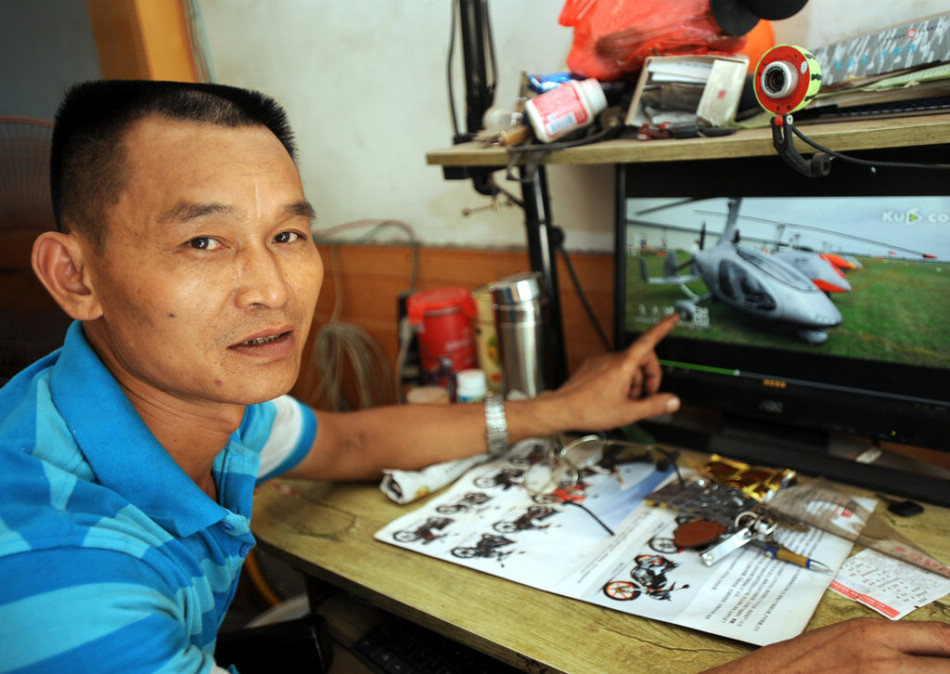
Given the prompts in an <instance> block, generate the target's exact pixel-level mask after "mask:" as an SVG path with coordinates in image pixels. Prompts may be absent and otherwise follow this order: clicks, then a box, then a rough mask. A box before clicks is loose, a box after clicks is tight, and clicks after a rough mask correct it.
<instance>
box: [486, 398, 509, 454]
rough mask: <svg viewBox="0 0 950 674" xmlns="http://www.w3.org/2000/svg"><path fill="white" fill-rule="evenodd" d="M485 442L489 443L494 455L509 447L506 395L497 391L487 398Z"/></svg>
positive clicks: (490, 452)
mask: <svg viewBox="0 0 950 674" xmlns="http://www.w3.org/2000/svg"><path fill="white" fill-rule="evenodd" d="M485 442H486V443H487V444H488V453H489V454H491V455H493V456H499V455H500V454H502V453H504V451H505V450H506V449H508V420H507V418H506V417H505V397H504V396H501V395H498V394H497V393H492V394H491V395H489V396H488V397H487V398H485Z"/></svg>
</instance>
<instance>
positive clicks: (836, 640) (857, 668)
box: [709, 618, 950, 674]
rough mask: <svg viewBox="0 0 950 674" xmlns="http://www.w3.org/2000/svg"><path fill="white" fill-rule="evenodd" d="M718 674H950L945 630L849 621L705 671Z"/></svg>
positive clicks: (949, 629) (949, 633) (949, 636)
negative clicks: (770, 673)
mask: <svg viewBox="0 0 950 674" xmlns="http://www.w3.org/2000/svg"><path fill="white" fill-rule="evenodd" d="M718 672H722V673H723V674H725V672H728V673H729V674H745V673H746V672H749V673H752V672H756V673H757V672H783V673H786V672H787V673H789V674H791V673H792V672H841V673H845V672H855V673H856V674H857V673H858V672H860V674H875V673H876V672H881V673H884V672H886V673H887V674H891V673H892V672H927V673H928V674H936V673H937V672H950V625H948V624H946V623H939V622H889V621H887V620H883V619H880V618H854V619H852V620H847V621H845V622H842V623H837V624H835V625H829V626H827V627H822V628H820V629H816V630H812V631H810V632H805V633H804V634H802V635H801V636H799V637H796V638H794V639H789V640H787V641H781V642H779V643H777V644H772V645H771V646H765V647H764V648H760V649H759V650H757V651H755V652H754V653H750V654H749V655H747V656H745V657H744V658H740V659H739V660H736V661H734V662H729V663H726V664H724V665H721V666H719V667H716V668H715V669H711V670H709V673H710V674H711V673H718Z"/></svg>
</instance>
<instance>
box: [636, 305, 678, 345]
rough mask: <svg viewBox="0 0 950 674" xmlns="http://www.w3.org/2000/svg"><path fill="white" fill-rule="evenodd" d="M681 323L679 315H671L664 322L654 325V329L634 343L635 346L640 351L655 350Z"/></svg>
mask: <svg viewBox="0 0 950 674" xmlns="http://www.w3.org/2000/svg"><path fill="white" fill-rule="evenodd" d="M679 322H680V315H679V314H677V313H673V314H670V315H669V316H667V317H666V318H664V319H663V320H662V321H660V322H659V323H657V324H656V325H654V326H653V327H652V328H650V329H649V330H647V331H646V332H644V333H643V334H642V335H640V337H639V338H638V339H637V341H636V342H634V346H636V347H637V348H640V349H647V350H651V351H652V350H653V348H654V347H656V345H657V344H659V343H660V341H662V339H663V338H664V337H666V336H667V335H668V334H669V333H670V331H671V330H672V329H673V328H675V327H676V325H677V323H679Z"/></svg>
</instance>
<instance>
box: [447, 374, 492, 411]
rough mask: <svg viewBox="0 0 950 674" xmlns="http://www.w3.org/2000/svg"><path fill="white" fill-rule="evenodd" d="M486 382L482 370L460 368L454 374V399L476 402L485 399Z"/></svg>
mask: <svg viewBox="0 0 950 674" xmlns="http://www.w3.org/2000/svg"><path fill="white" fill-rule="evenodd" d="M487 392H488V382H487V379H486V377H485V372H484V370H474V369H472V370H461V371H460V372H457V373H456V375H455V399H456V400H458V402H460V403H477V402H481V401H482V400H484V399H485V394H486V393H487Z"/></svg>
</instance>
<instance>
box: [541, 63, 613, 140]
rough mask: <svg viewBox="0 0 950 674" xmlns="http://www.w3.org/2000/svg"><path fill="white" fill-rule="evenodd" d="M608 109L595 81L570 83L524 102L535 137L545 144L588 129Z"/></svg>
mask: <svg viewBox="0 0 950 674" xmlns="http://www.w3.org/2000/svg"><path fill="white" fill-rule="evenodd" d="M606 107H607V97H606V96H604V90H603V89H602V88H601V86H600V82H598V81H597V80H596V79H593V78H591V79H589V80H582V81H577V80H570V81H568V82H565V83H564V84H562V85H561V86H559V87H558V88H557V89H552V90H551V91H547V92H545V93H543V94H541V95H540V96H535V97H534V98H532V99H531V100H529V101H528V102H527V103H525V113H526V114H527V115H528V119H529V120H530V122H531V127H532V128H533V129H534V134H535V135H536V136H537V137H538V139H539V140H541V141H542V142H544V143H550V142H551V141H553V140H555V139H557V138H559V137H561V136H563V135H565V134H568V133H570V132H571V131H574V130H575V129H580V128H582V127H585V126H587V125H588V124H590V123H591V122H593V121H594V117H595V116H596V115H597V114H598V113H599V112H600V111H602V110H603V109H604V108H606Z"/></svg>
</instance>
